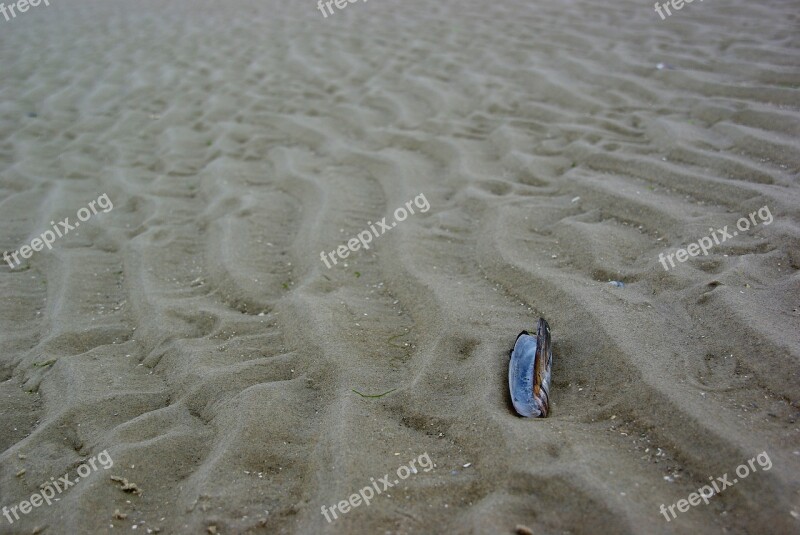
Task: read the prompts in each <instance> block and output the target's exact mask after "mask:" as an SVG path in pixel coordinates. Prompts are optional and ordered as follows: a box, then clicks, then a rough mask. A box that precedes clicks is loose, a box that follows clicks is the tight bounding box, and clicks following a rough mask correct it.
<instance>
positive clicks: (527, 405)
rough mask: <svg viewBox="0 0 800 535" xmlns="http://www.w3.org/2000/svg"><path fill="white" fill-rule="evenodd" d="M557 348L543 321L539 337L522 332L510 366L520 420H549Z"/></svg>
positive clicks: (540, 322)
mask: <svg viewBox="0 0 800 535" xmlns="http://www.w3.org/2000/svg"><path fill="white" fill-rule="evenodd" d="M552 367H553V348H552V346H551V344H550V325H548V324H547V322H546V321H545V320H544V318H539V323H538V324H537V326H536V336H534V335H532V334H531V333H529V332H528V331H522V332H521V333H519V336H517V341H516V342H515V343H514V349H512V350H511V360H510V361H509V363H508V389H509V391H510V392H511V403H512V404H513V405H514V410H516V411H517V413H519V415H520V416H526V417H528V418H540V417H541V418H545V417H546V416H547V414H548V413H549V412H550V372H551V369H552Z"/></svg>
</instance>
